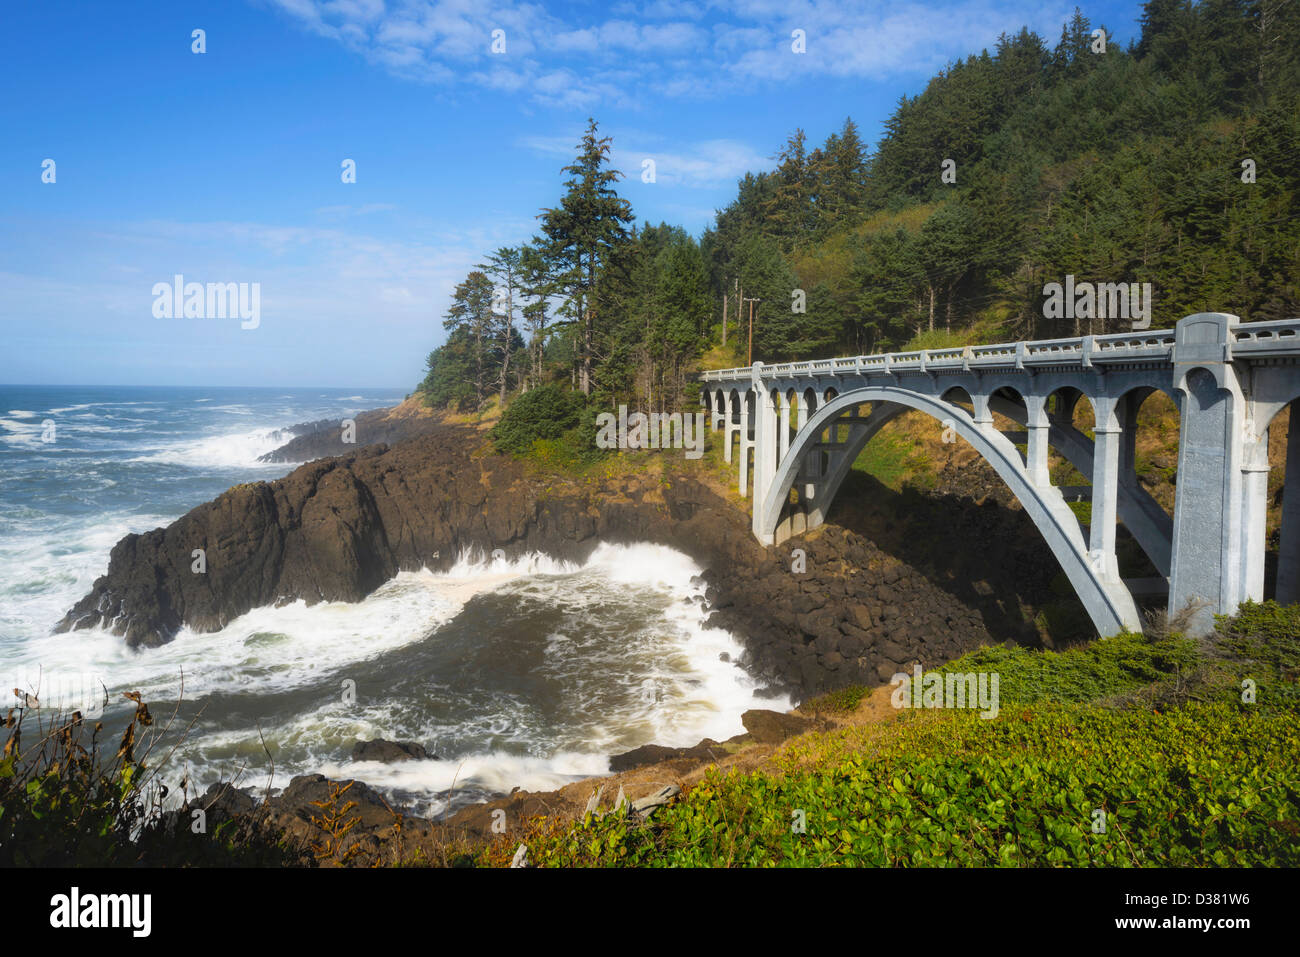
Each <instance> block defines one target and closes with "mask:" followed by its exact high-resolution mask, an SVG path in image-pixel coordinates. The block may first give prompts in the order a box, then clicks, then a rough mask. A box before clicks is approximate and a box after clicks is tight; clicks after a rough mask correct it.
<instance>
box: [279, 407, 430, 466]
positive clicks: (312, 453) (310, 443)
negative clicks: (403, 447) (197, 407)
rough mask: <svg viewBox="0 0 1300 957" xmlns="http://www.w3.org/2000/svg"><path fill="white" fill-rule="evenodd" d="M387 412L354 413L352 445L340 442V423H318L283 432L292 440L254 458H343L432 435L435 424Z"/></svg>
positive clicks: (321, 421)
mask: <svg viewBox="0 0 1300 957" xmlns="http://www.w3.org/2000/svg"><path fill="white" fill-rule="evenodd" d="M391 412H392V410H391V409H371V410H370V411H368V412H361V413H358V414H357V415H356V416H355V417H354V419H353V422H354V423H355V424H356V431H355V434H354V435H353V436H352V438H353V439H354V441H353V442H351V443H348V444H345V443H344V442H343V420H342V419H318V420H317V421H315V422H302V423H299V424H298V425H295V426H292V427H290V428H289V429H287V430H286V431H288V432H289V433H291V434H292V435H293V438H292V439H290V440H289V441H288V442H286V443H285V444H284V445H282V446H280V447H279V448H278V449H275V450H274V451H271V452H267V453H266V454H265V455H263V456H261V457H260V458H258V461H259V462H285V463H293V462H311V461H313V460H314V459H320V458H325V457H326V456H330V455H346V454H347V453H349V452H354V451H356V450H357V449H358V448H360V447H362V446H366V445H377V444H379V443H385V444H389V445H391V444H392V443H394V442H401V441H404V440H406V439H410V438H414V437H415V436H417V435H423V434H425V433H426V432H432V431H433V430H434V429H435V428H437V427H438V420H437V419H434V418H430V417H425V416H405V417H400V418H399V417H394V416H392V415H391Z"/></svg>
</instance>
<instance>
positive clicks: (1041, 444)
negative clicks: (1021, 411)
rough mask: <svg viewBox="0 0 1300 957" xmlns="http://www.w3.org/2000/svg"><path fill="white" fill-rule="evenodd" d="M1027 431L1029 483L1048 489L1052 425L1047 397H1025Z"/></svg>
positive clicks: (1026, 462)
mask: <svg viewBox="0 0 1300 957" xmlns="http://www.w3.org/2000/svg"><path fill="white" fill-rule="evenodd" d="M1025 410H1026V412H1027V413H1028V415H1027V416H1026V417H1025V429H1026V431H1028V433H1029V442H1028V447H1027V449H1026V454H1025V468H1026V470H1027V471H1028V472H1029V481H1030V482H1031V483H1032V484H1033V485H1034V486H1036V487H1037V488H1047V486H1049V485H1051V484H1052V478H1051V474H1050V473H1049V472H1048V469H1047V450H1048V449H1049V448H1050V444H1049V439H1048V436H1049V432H1050V430H1051V423H1050V422H1049V421H1048V418H1047V397H1046V396H1042V395H1027V396H1025Z"/></svg>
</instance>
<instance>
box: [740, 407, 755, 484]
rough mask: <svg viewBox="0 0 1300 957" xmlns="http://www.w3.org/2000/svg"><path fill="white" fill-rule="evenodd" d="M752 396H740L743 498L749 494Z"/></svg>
mask: <svg viewBox="0 0 1300 957" xmlns="http://www.w3.org/2000/svg"><path fill="white" fill-rule="evenodd" d="M751 398H752V396H749V395H746V394H742V395H741V396H740V497H741V498H745V497H747V496H748V495H749V461H750V456H749V452H750V449H752V448H753V447H754V440H753V439H752V438H750V435H749V425H750V423H749V402H750V399H751Z"/></svg>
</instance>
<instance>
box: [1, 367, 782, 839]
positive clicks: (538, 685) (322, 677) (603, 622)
mask: <svg viewBox="0 0 1300 957" xmlns="http://www.w3.org/2000/svg"><path fill="white" fill-rule="evenodd" d="M402 398H403V395H402V394H401V393H399V392H395V391H393V392H389V391H384V390H349V389H277V388H262V389H252V388H197V387H194V388H172V387H99V386H94V387H91V386H87V387H61V386H60V387H53V386H51V387H42V386H2V385H0V681H2V682H3V683H2V684H0V693H2V694H3V699H0V700H4V702H5V704H6V705H7V706H12V705H14V704H17V703H18V699H17V697H16V696H15V692H21V693H23V694H26V695H33V696H35V697H37V698H38V699H39V700H40V703H41V705H42V707H43V708H49V707H57V706H58V705H60V704H71V705H74V706H78V707H84V702H85V700H87V699H89V698H93V699H94V700H96V701H99V702H102V700H103V694H104V692H105V691H107V694H108V700H109V706H108V707H107V708H106V709H105V710H104V713H103V717H102V718H101V720H103V721H104V722H105V728H106V731H107V733H109V734H110V735H114V736H115V735H116V734H118V733H120V730H121V727H122V723H123V722H124V721H125V719H126V716H127V714H128V713H129V709H130V708H131V707H133V705H129V704H128V703H127V702H125V700H124V699H123V698H122V693H123V692H128V691H139V692H141V693H142V694H143V695H144V698H145V700H146V701H147V702H149V704H150V708H151V710H152V712H153V714H154V716H155V721H156V723H157V726H158V727H163V726H166V725H168V724H169V723H170V726H171V731H170V732H168V734H167V735H166V736H164V737H161V738H160V739H159V742H158V744H157V745H156V747H155V751H154V754H153V755H151V760H153V761H157V760H158V759H160V758H161V757H162V756H163V755H166V754H168V752H171V749H172V747H173V746H175V751H174V752H172V753H170V756H169V757H168V758H167V770H165V771H164V773H163V776H162V777H163V781H164V782H165V783H167V784H168V786H169V787H171V788H173V799H177V798H179V793H180V792H179V790H178V789H177V788H176V786H177V785H178V784H179V783H180V781H181V780H182V777H184V778H185V779H186V780H187V781H188V786H189V792H190V793H191V794H193V793H194V792H195V791H196V790H197V791H202V790H203V789H204V788H206V787H207V785H209V784H211V783H214V782H216V781H219V780H221V781H229V780H232V779H235V780H237V781H238V783H239V785H240V786H248V787H254V788H256V789H257V790H258V791H259V793H261V790H262V789H263V788H264V787H266V786H267V785H268V781H269V783H270V785H271V787H272V788H273V790H278V789H279V788H281V787H283V786H285V785H287V784H288V782H289V780H290V778H291V777H293V776H294V775H297V774H304V773H312V772H319V773H322V774H325V775H328V776H331V777H340V776H346V777H356V778H360V779H361V780H363V781H366V782H367V783H369V784H371V785H374V786H376V787H378V788H379V789H380V790H382V791H384V792H385V793H387V794H388V795H389V796H390V798H391V799H395V800H397V801H400V802H401V803H402V804H404V805H406V806H407V807H408V808H411V809H413V810H414V811H416V812H417V813H423V814H426V815H430V816H432V815H438V814H442V813H445V812H446V811H447V810H448V809H449V808H450V807H451V806H453V805H456V806H458V805H460V804H462V803H467V802H470V801H474V800H481V799H483V798H485V797H487V796H489V795H492V794H498V793H503V792H508V791H509V790H510V789H511V788H514V787H522V788H525V789H527V790H541V789H547V788H553V787H557V786H560V785H562V784H564V783H567V782H569V781H572V780H576V779H579V778H583V777H589V776H592V775H597V774H603V773H606V771H607V770H608V763H607V762H608V757H609V755H610V754H613V753H617V752H620V751H627V750H630V749H632V748H635V747H638V746H640V745H642V744H647V743H651V742H653V743H657V744H665V745H670V746H684V745H691V744H695V743H696V742H697V741H699V740H700V739H701V738H704V737H712V738H715V739H723V738H726V737H729V736H731V735H733V734H738V733H740V732H741V731H742V730H743V728H742V725H741V722H740V715H741V713H742V712H743V711H745V710H746V709H748V708H753V707H762V708H777V709H783V708H786V707H789V706H790V702H789V701H788V699H785V698H776V699H773V698H763V697H760V696H759V695H758V694H757V690H758V687H757V684H756V682H754V681H753V680H752V679H751V678H749V677H748V676H747V675H746V674H745V673H744V672H743V671H742V670H741V669H740V668H739V667H738V666H737V665H736V664H734V662H735V661H736V660H738V659H739V657H740V654H741V646H740V643H739V642H738V641H737V639H736V638H735V637H734V636H733V635H730V634H728V633H726V632H724V631H719V630H717V629H710V628H706V627H705V626H704V623H703V621H704V617H705V612H704V609H703V596H702V595H701V594H700V590H699V588H698V586H695V585H693V584H692V578H693V577H695V576H696V575H697V574H698V573H699V571H700V569H699V568H698V567H696V565H695V564H694V563H693V562H692V561H691V559H689V558H688V557H687V556H685V555H682V554H680V553H678V552H675V551H673V550H671V549H667V548H664V547H662V546H657V545H650V544H641V545H618V546H616V545H610V544H605V545H601V546H600V547H598V548H597V549H596V551H595V552H594V554H593V555H592V556H591V557H590V559H589V560H588V561H586V562H585V563H583V564H581V565H576V564H571V563H564V562H560V561H556V560H553V559H551V558H548V557H547V556H543V555H530V556H526V557H524V558H521V559H519V560H517V561H512V562H505V561H492V560H491V559H490V557H489V556H482V555H462V556H460V557H459V559H458V560H457V562H456V564H455V565H454V567H452V568H451V569H450V570H448V571H445V572H441V573H435V572H431V571H429V570H427V569H425V570H422V571H419V572H404V573H402V574H400V575H399V576H398V577H397V578H395V579H393V580H392V581H390V582H388V583H387V584H385V585H384V586H383V587H382V588H380V589H379V590H378V591H377V592H375V593H374V594H372V595H371V596H370V597H368V598H367V599H365V600H364V601H362V602H359V603H357V604H346V603H323V604H318V605H315V606H313V607H310V608H309V607H307V606H306V605H305V604H304V603H303V602H297V603H293V604H289V605H285V606H282V607H279V608H258V609H254V610H253V611H250V612H249V613H248V614H246V615H243V616H241V617H240V618H238V619H236V620H235V621H233V622H231V623H230V624H229V625H228V626H226V627H225V628H223V629H222V630H221V631H219V632H214V633H208V634H195V633H193V632H192V631H190V630H189V629H183V630H182V631H181V633H180V634H179V635H178V636H177V637H176V639H175V640H174V641H172V642H171V643H169V644H168V645H166V646H164V647H161V648H146V649H141V650H139V651H131V650H129V649H127V648H126V646H125V644H124V643H123V641H122V639H121V638H118V637H116V636H114V635H111V634H109V633H107V632H104V631H77V632H72V633H70V634H61V635H56V634H53V626H54V624H55V623H56V622H57V621H58V620H59V619H60V618H61V617H62V616H63V614H64V613H65V612H66V611H67V610H68V608H69V607H71V606H72V605H73V604H74V603H75V602H76V601H77V600H78V599H79V598H81V597H82V596H83V595H84V594H85V593H86V592H87V591H89V589H90V586H91V584H92V583H93V581H94V580H95V578H96V577H98V576H99V575H102V574H103V573H104V572H105V571H106V569H107V567H108V556H109V551H110V550H111V548H112V546H113V545H114V544H115V543H116V542H117V541H118V540H119V539H120V538H121V537H122V536H123V535H125V534H127V533H129V532H144V531H147V530H149V529H152V528H156V527H158V526H162V525H166V524H168V523H169V522H171V521H173V520H175V519H176V518H178V517H180V516H181V515H183V514H184V513H185V512H187V511H188V510H189V509H191V508H193V507H194V506H196V505H199V504H201V503H202V502H205V501H207V500H209V499H211V498H213V497H215V496H217V495H218V494H220V493H221V492H223V491H224V490H225V489H227V488H229V487H230V486H231V485H235V484H237V483H240V482H248V481H257V480H272V479H275V478H277V477H279V476H282V475H285V474H287V473H288V472H289V471H291V470H292V468H293V466H292V465H286V464H265V463H259V462H258V461H257V457H258V456H259V455H262V454H263V453H265V452H269V451H271V450H272V449H274V448H276V447H278V446H280V445H282V444H284V443H285V442H287V441H288V440H289V439H290V438H292V433H291V432H290V431H288V429H289V427H290V426H292V425H294V424H296V423H300V422H309V421H314V420H317V419H323V418H340V417H347V416H351V415H355V414H356V413H358V412H361V411H364V410H367V409H373V408H380V407H385V406H391V405H394V404H396V403H398V402H400V401H401V400H402ZM47 440H48V441H47ZM87 689H89V690H87ZM0 713H3V712H0ZM43 713H48V712H47V711H46V712H43ZM374 737H384V738H387V739H390V740H399V741H414V742H417V743H419V744H422V745H424V746H425V747H426V748H427V749H428V750H429V751H430V753H431V754H436V756H437V757H436V759H432V758H431V759H430V760H425V761H408V762H403V763H399V764H391V765H389V764H379V763H375V762H360V763H358V762H353V761H351V760H350V751H351V748H352V744H353V742H354V741H355V740H357V739H370V738H374ZM114 739H115V738H114ZM268 752H269V757H268ZM272 766H273V769H274V777H273V778H272V777H271V774H272Z"/></svg>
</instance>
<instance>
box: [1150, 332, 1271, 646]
mask: <svg viewBox="0 0 1300 957" xmlns="http://www.w3.org/2000/svg"><path fill="white" fill-rule="evenodd" d="M1235 321H1236V317H1235V316H1229V315H1226V314H1224V313H1197V314H1196V315H1193V316H1187V317H1186V318H1184V319H1181V320H1179V322H1178V326H1177V330H1176V342H1175V345H1174V351H1173V361H1174V387H1175V388H1176V389H1177V390H1178V391H1179V392H1181V393H1182V394H1183V397H1184V398H1183V410H1182V428H1181V431H1180V433H1179V447H1178V495H1177V498H1176V500H1175V503H1174V540H1173V570H1172V574H1171V576H1170V583H1169V612H1170V614H1171V615H1176V614H1180V613H1184V612H1186V613H1187V614H1188V632H1189V633H1190V634H1193V635H1197V636H1201V635H1207V634H1210V633H1211V632H1212V631H1213V630H1214V616H1215V615H1216V614H1219V615H1230V614H1232V613H1234V612H1235V611H1236V610H1237V605H1238V604H1239V603H1240V602H1242V601H1243V600H1245V599H1246V598H1248V597H1260V598H1262V597H1263V580H1264V578H1263V568H1262V565H1263V560H1264V556H1263V552H1262V551H1261V552H1259V553H1257V554H1253V553H1251V552H1248V551H1247V549H1248V548H1249V547H1251V546H1252V545H1253V541H1252V539H1253V537H1254V533H1248V532H1247V528H1248V527H1250V528H1255V527H1257V526H1258V524H1259V522H1260V521H1261V520H1262V519H1261V518H1259V517H1258V516H1257V514H1256V513H1257V512H1259V511H1260V509H1261V507H1262V506H1263V505H1266V504H1267V502H1266V501H1264V502H1261V501H1260V482H1259V480H1258V478H1255V479H1252V480H1251V481H1250V482H1249V483H1247V482H1246V481H1245V480H1244V479H1245V477H1246V475H1247V474H1254V473H1253V472H1250V473H1248V472H1247V471H1246V467H1247V465H1248V463H1247V461H1246V457H1247V456H1246V444H1247V443H1246V431H1247V429H1248V428H1249V427H1250V422H1249V419H1248V417H1247V414H1246V412H1247V410H1246V401H1245V396H1244V394H1243V391H1242V387H1241V382H1240V380H1239V378H1238V374H1237V370H1236V369H1235V368H1234V367H1233V365H1232V331H1231V328H1230V325H1231V324H1232V323H1233V322H1235ZM1265 441H1267V440H1265ZM1257 456H1258V451H1257V450H1254V451H1253V452H1252V462H1251V463H1249V464H1250V465H1251V467H1252V469H1253V468H1254V466H1256V465H1257V464H1258V458H1257ZM1267 487H1268V486H1267V476H1265V478H1264V484H1263V488H1264V492H1265V494H1267ZM1247 489H1249V491H1248V493H1247ZM1261 534H1262V533H1261ZM1256 565H1259V566H1260V567H1259V568H1258V569H1256V567H1255V566H1256ZM1255 589H1257V590H1255ZM1252 590H1254V593H1253V594H1252Z"/></svg>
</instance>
